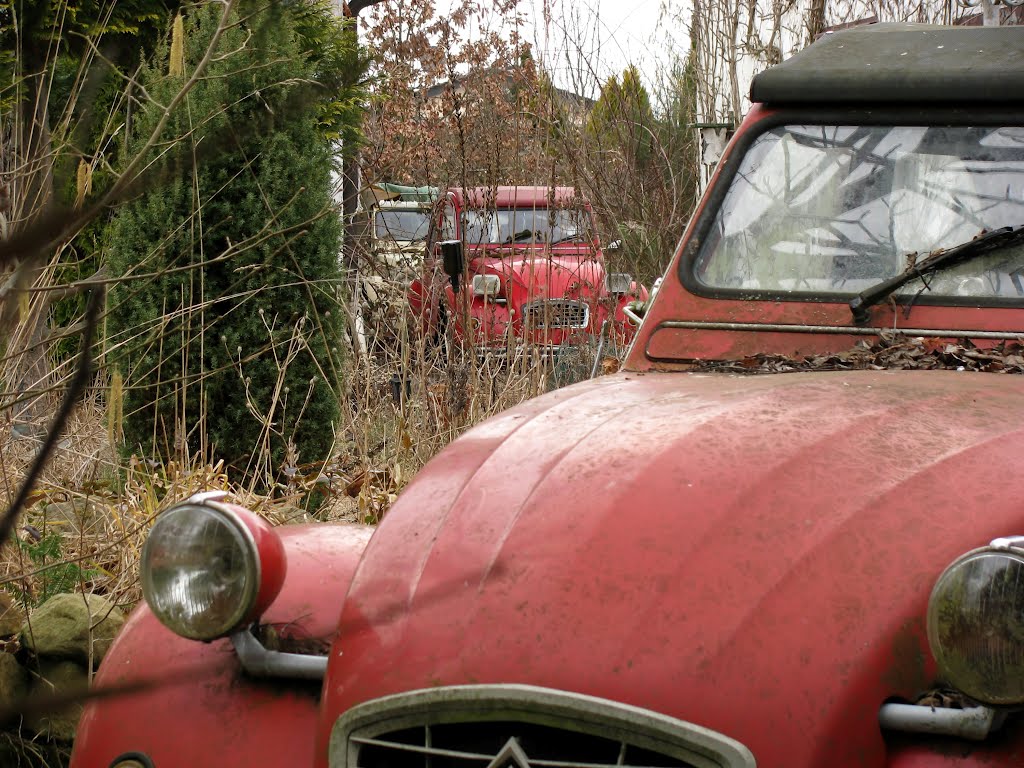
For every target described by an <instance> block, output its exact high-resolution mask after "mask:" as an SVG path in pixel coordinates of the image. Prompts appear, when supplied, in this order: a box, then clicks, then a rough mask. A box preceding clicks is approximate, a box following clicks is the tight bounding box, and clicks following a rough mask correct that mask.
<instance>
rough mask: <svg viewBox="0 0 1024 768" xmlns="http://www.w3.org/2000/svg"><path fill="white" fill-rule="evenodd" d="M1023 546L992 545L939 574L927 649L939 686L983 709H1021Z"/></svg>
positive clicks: (1023, 671) (1010, 541) (1023, 681)
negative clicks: (940, 679) (935, 666)
mask: <svg viewBox="0 0 1024 768" xmlns="http://www.w3.org/2000/svg"><path fill="white" fill-rule="evenodd" d="M1022 545H1024V541H1022V540H1020V539H1016V538H1015V539H997V540H996V541H994V542H992V544H991V545H989V546H988V547H982V548H981V549H976V550H973V551H971V552H968V553H967V554H966V555H963V556H962V557H960V558H958V559H957V560H955V561H953V563H952V564H951V565H950V566H949V567H948V568H946V570H945V571H943V572H942V575H941V576H939V579H938V581H937V582H936V583H935V588H934V589H932V594H931V598H930V599H929V601H928V644H929V645H930V646H931V649H932V654H933V655H934V656H935V661H936V662H937V663H938V665H939V671H940V672H941V674H942V676H943V678H944V680H945V681H946V682H948V683H949V684H950V685H953V686H955V687H956V688H957V689H959V690H960V691H963V692H964V693H966V694H967V695H968V696H970V697H971V698H972V699H975V700H976V701H979V702H981V703H983V704H990V705H995V706H1000V705H1003V706H1007V705H1016V704H1024V549H1021V548H1019V547H1020V546H1022Z"/></svg>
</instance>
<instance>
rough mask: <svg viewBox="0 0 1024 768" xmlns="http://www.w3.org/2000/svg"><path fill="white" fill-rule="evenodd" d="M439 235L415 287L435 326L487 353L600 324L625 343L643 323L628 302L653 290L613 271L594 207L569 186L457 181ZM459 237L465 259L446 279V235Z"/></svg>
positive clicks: (578, 336)
mask: <svg viewBox="0 0 1024 768" xmlns="http://www.w3.org/2000/svg"><path fill="white" fill-rule="evenodd" d="M432 241H433V242H434V243H435V249H434V259H433V260H432V261H430V262H429V263H428V264H427V270H426V272H425V275H424V277H423V278H422V279H421V280H418V281H416V282H414V283H413V285H412V287H411V289H410V292H409V300H410V307H411V308H412V311H413V313H414V314H415V315H416V316H417V317H420V318H421V320H422V324H423V326H424V328H425V329H426V331H427V333H428V334H431V335H436V334H437V333H439V332H447V331H449V330H450V331H451V332H452V333H453V334H454V336H455V337H456V338H458V339H460V340H462V341H464V342H469V343H472V344H473V346H474V348H475V349H476V350H477V352H478V353H480V354H482V355H496V356H508V357H512V356H514V355H516V354H517V353H518V354H522V353H523V351H524V349H539V350H541V351H544V352H551V353H554V352H557V351H558V350H559V349H560V348H562V347H564V346H567V345H575V344H579V343H580V342H582V341H585V340H586V339H587V338H595V337H598V336H599V335H600V334H601V333H602V332H604V333H606V334H608V335H609V336H610V337H611V338H614V339H615V340H617V341H618V342H620V343H626V342H628V341H629V340H631V339H632V337H633V335H634V333H635V331H636V325H635V324H634V323H633V322H631V321H630V320H629V318H628V315H627V312H626V310H627V309H628V305H629V304H630V303H632V302H638V301H642V300H644V299H646V298H647V292H646V291H645V290H644V289H642V288H641V287H639V286H638V285H637V284H636V283H635V282H634V281H633V280H632V278H631V277H630V276H629V275H625V274H608V272H607V270H606V264H605V258H604V253H603V251H602V249H601V244H600V241H599V239H598V235H597V227H596V224H595V221H594V212H593V208H592V206H591V204H590V201H589V200H587V199H586V198H585V197H582V196H581V195H579V194H578V193H577V192H576V191H575V190H574V189H573V188H571V187H539V186H498V187H474V188H470V189H461V188H452V189H449V190H448V191H447V192H446V193H445V195H444V197H443V200H442V202H441V205H440V206H439V207H438V215H437V221H436V226H435V231H434V233H433V237H432ZM456 241H457V243H458V249H459V250H461V257H460V261H459V262H458V263H457V264H456V265H455V267H454V270H452V268H451V266H449V271H452V272H453V274H451V275H449V276H447V277H446V276H445V274H444V270H443V269H442V266H443V257H442V253H441V249H442V246H441V243H442V242H447V243H454V242H456ZM606 322H607V325H606Z"/></svg>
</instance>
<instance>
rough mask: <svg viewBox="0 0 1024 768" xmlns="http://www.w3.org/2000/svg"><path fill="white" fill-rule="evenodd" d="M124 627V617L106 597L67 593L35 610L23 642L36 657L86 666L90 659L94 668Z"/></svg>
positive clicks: (25, 630) (53, 598) (24, 629)
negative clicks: (77, 662) (79, 663)
mask: <svg viewBox="0 0 1024 768" xmlns="http://www.w3.org/2000/svg"><path fill="white" fill-rule="evenodd" d="M123 625H124V614H123V613H121V611H120V610H118V608H117V606H115V605H114V604H113V603H112V602H110V601H109V600H107V599H106V598H105V597H101V596H100V595H80V594H71V593H64V594H60V595H54V596H53V597H51V598H50V599H49V600H47V601H46V602H45V603H43V604H42V605H41V606H39V607H38V608H36V609H35V610H34V611H32V613H31V615H30V616H29V621H26V622H25V624H24V625H23V626H22V628H21V643H22V645H24V646H25V647H26V648H28V649H29V650H31V651H33V652H34V653H35V654H36V655H37V656H42V657H49V658H55V659H72V660H75V661H79V662H81V663H83V664H85V663H88V661H89V660H90V658H91V660H92V663H93V665H94V666H95V665H97V664H99V663H100V661H101V660H102V659H103V657H104V656H105V655H106V653H107V651H108V650H109V648H110V644H111V642H113V640H114V637H115V636H116V635H117V633H118V631H119V630H120V629H121V627H122V626H123ZM90 628H91V629H90ZM90 646H91V654H90Z"/></svg>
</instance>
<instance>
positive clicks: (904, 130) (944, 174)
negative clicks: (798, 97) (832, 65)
mask: <svg viewBox="0 0 1024 768" xmlns="http://www.w3.org/2000/svg"><path fill="white" fill-rule="evenodd" d="M1021 223H1024V128H988V127H984V128H983V127H966V126H945V127H928V128H925V127H907V126H901V127H892V126H889V127H886V126H858V127H852V126H800V125H790V126H784V127H780V128H776V129H774V130H771V131H768V132H767V133H764V134H762V135H761V136H759V137H758V138H757V139H756V140H755V141H754V143H753V144H752V145H751V147H750V148H749V149H748V151H747V153H746V155H745V156H744V157H743V159H742V161H741V162H740V167H739V169H738V171H737V173H736V176H735V177H734V179H733V181H732V183H731V186H730V188H729V190H728V192H727V194H726V196H725V199H724V201H723V203H722V207H721V209H720V210H719V211H718V213H717V216H716V218H715V221H714V223H713V225H712V229H711V232H710V233H709V234H708V236H707V237H706V238H705V241H704V246H703V248H702V250H701V251H700V253H699V254H698V257H697V260H696V264H695V272H696V277H697V279H698V280H699V281H700V282H701V283H703V284H705V285H707V286H709V287H713V288H725V289H728V288H736V289H740V290H743V291H750V290H755V291H765V292H770V293H776V294H777V293H794V294H800V293H808V294H821V293H836V294H854V293H858V292H860V291H862V290H864V289H866V288H868V287H870V286H872V285H874V284H876V283H878V282H879V281H880V280H884V279H886V278H890V277H893V276H895V275H897V274H899V273H901V272H903V271H904V270H905V269H907V268H908V267H909V266H912V264H913V263H914V262H915V261H916V260H917V259H918V258H921V259H924V258H925V257H926V256H927V255H928V254H929V253H931V252H933V251H935V250H938V249H942V248H948V247H950V246H953V245H956V244H958V243H962V242H965V241H969V240H970V239H971V238H973V237H974V236H976V235H977V234H978V233H979V232H983V231H988V230H993V229H997V228H999V227H1005V226H1018V225H1020V224H1021ZM926 280H927V285H925V283H924V282H923V281H922V280H921V279H917V280H914V281H912V282H910V283H908V284H907V285H906V286H904V287H903V288H902V289H901V290H900V291H899V292H900V293H909V294H916V293H918V292H920V291H922V290H927V291H929V292H930V293H932V294H937V295H940V296H982V297H985V296H988V297H1003V298H1008V297H1010V298H1012V297H1024V246H1021V245H1010V246H1007V247H1005V248H1001V249H999V250H996V251H994V252H992V253H988V254H985V255H984V256H982V257H980V258H977V259H972V260H969V261H966V262H964V263H962V264H960V265H958V266H956V267H953V268H950V269H948V270H944V271H941V272H937V273H935V274H934V275H931V276H929V277H927V278H926Z"/></svg>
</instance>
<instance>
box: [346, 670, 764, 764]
mask: <svg viewBox="0 0 1024 768" xmlns="http://www.w3.org/2000/svg"><path fill="white" fill-rule="evenodd" d="M330 765H331V768H354V767H358V768H754V767H755V766H756V763H755V761H754V759H753V756H752V755H751V754H750V752H749V750H747V749H746V748H745V747H744V746H743V745H742V744H739V743H738V742H736V741H734V740H732V739H729V738H728V737H726V736H723V735H722V734H719V733H716V732H714V731H710V730H708V729H706V728H702V727H700V726H697V725H693V724H691V723H686V722H683V721H680V720H676V719H674V718H671V717H667V716H665V715H661V714H659V713H656V712H651V711H649V710H643V709H638V708H636V707H630V706H628V705H624V704H618V703H617V702H612V701H607V700H604V699H596V698H594V697H590V696H584V695H581V694H574V693H568V692H564V691H553V690H550V689H547V688H536V687H534V686H524V685H504V686H502V685H494V686H455V687H451V688H443V687H439V688H432V689H429V690H423V691H411V692H409V693H406V694H397V695H393V696H386V697H384V698H383V699H376V700H373V701H369V702H365V703H364V704H360V705H358V706H355V707H352V708H351V709H349V710H348V711H347V712H345V713H344V714H343V715H342V716H341V717H339V718H338V720H337V722H336V723H335V725H334V728H333V730H332V732H331V743H330Z"/></svg>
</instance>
